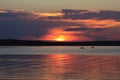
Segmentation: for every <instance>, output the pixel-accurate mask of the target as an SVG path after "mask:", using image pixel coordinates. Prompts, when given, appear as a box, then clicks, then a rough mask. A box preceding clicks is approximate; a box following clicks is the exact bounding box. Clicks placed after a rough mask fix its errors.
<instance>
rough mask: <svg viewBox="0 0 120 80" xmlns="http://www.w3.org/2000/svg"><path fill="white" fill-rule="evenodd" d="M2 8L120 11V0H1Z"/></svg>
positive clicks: (49, 10)
mask: <svg viewBox="0 0 120 80" xmlns="http://www.w3.org/2000/svg"><path fill="white" fill-rule="evenodd" d="M0 9H23V10H27V11H40V12H55V11H57V10H61V9H87V10H117V11H120V0H0Z"/></svg>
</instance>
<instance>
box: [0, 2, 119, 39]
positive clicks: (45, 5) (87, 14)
mask: <svg viewBox="0 0 120 80" xmlns="http://www.w3.org/2000/svg"><path fill="white" fill-rule="evenodd" d="M119 34H120V0H54V1H52V0H0V39H25V40H26V39H27V40H50V41H102V40H120V36H119Z"/></svg>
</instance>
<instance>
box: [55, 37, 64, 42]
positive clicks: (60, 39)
mask: <svg viewBox="0 0 120 80" xmlns="http://www.w3.org/2000/svg"><path fill="white" fill-rule="evenodd" d="M54 40H55V41H65V37H64V36H58V37H57V38H55V39H54Z"/></svg>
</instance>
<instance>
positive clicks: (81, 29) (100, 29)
mask: <svg viewBox="0 0 120 80" xmlns="http://www.w3.org/2000/svg"><path fill="white" fill-rule="evenodd" d="M90 30H92V31H102V30H104V29H103V28H67V29H66V30H65V31H90Z"/></svg>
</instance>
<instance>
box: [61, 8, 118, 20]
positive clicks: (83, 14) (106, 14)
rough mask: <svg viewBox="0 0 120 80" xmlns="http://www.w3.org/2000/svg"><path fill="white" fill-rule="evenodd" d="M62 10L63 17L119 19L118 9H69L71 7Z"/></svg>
mask: <svg viewBox="0 0 120 80" xmlns="http://www.w3.org/2000/svg"><path fill="white" fill-rule="evenodd" d="M62 12H63V13H64V14H65V15H64V16H63V18H65V19H73V20H74V19H75V20H76V19H98V20H105V19H113V20H120V11H108V10H106V11H105V10H101V11H97V12H94V11H88V10H71V9H63V10H62Z"/></svg>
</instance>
